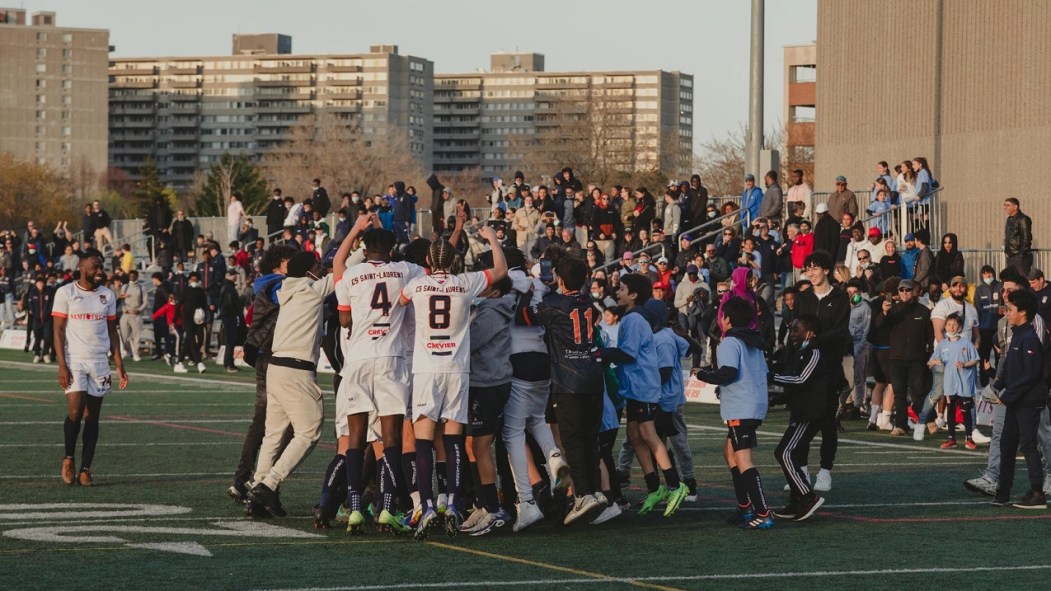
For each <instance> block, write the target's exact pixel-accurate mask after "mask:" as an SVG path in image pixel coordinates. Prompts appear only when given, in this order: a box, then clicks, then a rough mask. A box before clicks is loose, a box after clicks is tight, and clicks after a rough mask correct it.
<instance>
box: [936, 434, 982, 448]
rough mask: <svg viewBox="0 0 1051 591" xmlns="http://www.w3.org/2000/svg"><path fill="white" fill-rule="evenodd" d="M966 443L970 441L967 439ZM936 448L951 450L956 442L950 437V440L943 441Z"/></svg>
mask: <svg viewBox="0 0 1051 591" xmlns="http://www.w3.org/2000/svg"><path fill="white" fill-rule="evenodd" d="M967 441H970V439H968V440H967ZM973 444H974V443H973V442H972V445H973ZM938 447H940V448H941V449H952V448H954V447H956V440H955V439H953V438H952V437H950V438H948V439H946V440H945V441H943V442H942V444H941V445H939V446H938Z"/></svg>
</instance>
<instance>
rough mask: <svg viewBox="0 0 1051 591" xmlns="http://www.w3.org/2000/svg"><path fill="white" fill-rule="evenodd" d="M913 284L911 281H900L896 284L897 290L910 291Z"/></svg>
mask: <svg viewBox="0 0 1051 591" xmlns="http://www.w3.org/2000/svg"><path fill="white" fill-rule="evenodd" d="M912 287H913V283H912V280H911V279H902V280H901V281H899V282H898V289H902V288H904V289H912Z"/></svg>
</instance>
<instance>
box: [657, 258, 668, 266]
mask: <svg viewBox="0 0 1051 591" xmlns="http://www.w3.org/2000/svg"><path fill="white" fill-rule="evenodd" d="M657 264H658V265H660V264H665V265H667V264H668V257H661V258H659V259H657Z"/></svg>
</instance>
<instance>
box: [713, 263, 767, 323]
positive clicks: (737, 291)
mask: <svg viewBox="0 0 1051 591" xmlns="http://www.w3.org/2000/svg"><path fill="white" fill-rule="evenodd" d="M750 276H751V270H750V269H748V268H745V267H738V268H736V269H734V272H733V275H732V276H731V277H732V279H733V287H732V288H730V291H728V292H726V293H724V294H723V299H722V300H720V301H719V313H718V314H717V315H716V321H717V322H718V323H719V330H720V331H722V326H723V304H725V303H726V302H727V301H728V300H729V299H730V298H741V299H743V300H744V301H746V302H748V303H749V304H751V306H752V321H751V322H749V323H748V328H751V329H755V330H758V329H759V307H758V304H756V302H755V294H754V293H752V289H751V288H750V287H749V286H748V279H749V277H750ZM723 336H726V332H725V331H723Z"/></svg>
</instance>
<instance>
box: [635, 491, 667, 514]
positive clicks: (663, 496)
mask: <svg viewBox="0 0 1051 591" xmlns="http://www.w3.org/2000/svg"><path fill="white" fill-rule="evenodd" d="M667 498H668V487H666V486H664V485H663V484H662V485H660V486H659V487H657V490H655V491H653V492H651V493H650V494H648V495H646V499H645V500H644V501H643V502H642V508H641V509H639V515H645V514H647V513H649V512H650V511H653V509H654V507H656V506H657V505H659V504H660V503H661V501H664V500H667Z"/></svg>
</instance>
